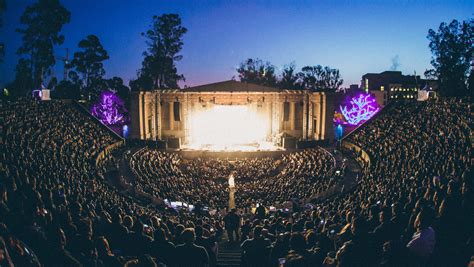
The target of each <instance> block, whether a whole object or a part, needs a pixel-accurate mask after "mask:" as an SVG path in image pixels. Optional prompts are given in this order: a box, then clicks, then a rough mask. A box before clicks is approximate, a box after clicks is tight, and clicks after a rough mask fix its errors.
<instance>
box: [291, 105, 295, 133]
mask: <svg viewBox="0 0 474 267" xmlns="http://www.w3.org/2000/svg"><path fill="white" fill-rule="evenodd" d="M295 104H296V103H295V102H290V129H291V130H292V131H294V130H295Z"/></svg>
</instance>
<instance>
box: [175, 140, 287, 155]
mask: <svg viewBox="0 0 474 267" xmlns="http://www.w3.org/2000/svg"><path fill="white" fill-rule="evenodd" d="M291 151H293V150H285V149H284V148H282V147H279V146H275V145H273V144H272V143H270V142H260V143H255V144H242V145H227V146H216V145H199V146H196V145H195V146H192V145H187V146H186V145H184V146H182V147H181V149H180V150H179V151H175V152H176V153H179V154H180V155H181V156H182V157H183V158H186V159H193V158H229V159H230V158H259V157H272V158H277V157H279V156H281V155H282V154H286V153H289V152H291Z"/></svg>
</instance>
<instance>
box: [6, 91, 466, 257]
mask: <svg viewBox="0 0 474 267" xmlns="http://www.w3.org/2000/svg"><path fill="white" fill-rule="evenodd" d="M381 112H382V113H381V114H380V115H379V116H377V117H376V118H375V119H374V120H372V121H371V122H368V123H367V124H366V125H364V126H362V127H361V128H359V129H358V130H357V131H356V132H354V133H353V134H351V135H350V136H349V137H348V139H347V140H346V141H349V142H352V143H354V144H356V145H358V146H360V147H361V148H362V149H363V150H365V151H366V152H367V153H368V154H369V156H370V160H371V162H370V167H369V168H368V169H367V173H366V174H365V175H363V176H362V177H361V179H360V181H359V184H358V185H357V186H356V187H355V188H354V189H353V191H351V192H348V193H345V194H344V195H337V196H335V197H332V198H329V199H327V200H325V201H324V202H322V203H317V204H316V206H315V207H314V208H311V209H301V210H294V211H293V212H285V210H278V211H269V210H268V209H265V206H266V207H268V206H269V205H272V204H273V203H271V201H280V200H282V197H283V198H286V197H288V196H290V197H293V196H297V197H299V198H301V199H304V198H306V197H307V196H309V195H311V194H313V193H317V192H318V190H324V189H319V188H317V187H311V186H312V185H310V184H308V186H306V185H305V184H306V183H307V179H313V177H316V178H314V179H316V181H319V180H321V179H324V178H323V177H318V176H317V175H319V173H321V172H327V173H328V174H330V173H331V172H332V170H331V169H332V167H331V166H332V165H333V164H332V163H331V162H332V160H330V158H324V157H325V155H327V154H320V152H323V151H320V150H319V149H315V150H308V151H304V152H301V153H297V154H290V155H288V156H287V157H285V158H282V159H281V160H280V162H277V161H273V160H268V159H262V166H263V167H262V169H265V170H257V171H256V173H257V175H256V176H255V177H253V176H252V177H250V180H253V179H257V180H259V181H262V185H261V188H262V189H264V190H269V191H267V192H268V193H275V194H274V195H270V194H267V195H266V196H262V197H261V196H257V197H256V198H255V199H258V200H259V201H262V204H263V205H260V206H259V207H258V208H257V210H256V212H255V213H254V214H249V213H244V214H243V213H239V212H238V211H237V212H236V211H230V212H229V213H228V214H226V215H225V216H222V215H221V214H220V213H216V214H214V215H209V214H207V213H198V214H196V213H190V212H186V211H184V210H181V211H174V210H170V209H164V210H157V209H156V208H154V207H151V206H143V205H142V204H141V202H140V201H139V200H137V199H135V198H134V197H133V196H129V195H122V194H120V193H118V191H117V190H115V188H114V187H112V186H110V185H109V183H108V180H107V179H106V175H105V168H104V167H103V166H104V165H103V164H99V166H96V157H97V156H98V155H99V153H100V152H101V151H103V150H104V149H105V148H106V147H107V146H109V145H111V144H113V143H115V142H117V141H118V140H117V138H116V137H115V135H113V134H111V132H109V131H108V130H106V129H104V128H103V127H101V126H100V125H99V124H98V123H97V122H96V121H94V120H93V119H91V118H90V117H89V116H87V115H84V114H83V113H82V112H80V111H79V110H78V109H77V108H76V107H74V106H73V105H71V104H67V103H63V102H57V101H50V102H35V101H29V100H21V101H16V102H13V101H12V102H10V101H2V102H1V106H0V120H1V121H2V132H1V140H2V142H0V146H1V150H0V161H1V165H0V179H1V180H0V181H1V182H0V193H1V194H0V265H1V266H41V265H44V266H158V265H161V266H164V265H165V266H215V265H216V257H217V255H218V250H217V247H218V245H217V244H219V243H222V242H223V241H224V240H227V239H229V240H235V243H237V244H239V246H240V247H241V251H242V265H243V266H278V265H284V266H322V265H323V264H325V266H380V265H382V266H466V265H467V263H468V261H469V259H470V257H471V256H472V255H473V254H474V253H473V243H474V242H473V241H474V233H473V231H474V227H473V226H474V194H473V193H474V192H473V180H472V172H471V156H472V154H471V140H470V138H471V125H472V117H471V113H470V112H471V111H470V105H469V103H465V102H462V101H459V100H435V101H430V102H423V103H413V102H411V103H394V104H391V105H389V106H388V107H386V108H385V109H384V110H383V111H381ZM144 153H146V154H149V155H147V156H149V157H153V158H152V159H154V160H151V161H150V164H153V161H156V162H160V161H166V162H168V164H167V166H160V168H161V167H162V168H163V169H160V171H159V172H158V173H157V175H163V179H164V178H165V177H164V176H165V174H166V176H172V175H177V176H176V177H179V175H182V176H183V177H188V178H189V177H190V176H191V177H192V178H189V179H191V180H189V181H190V182H191V183H195V186H199V184H202V183H203V181H204V182H205V181H212V179H208V178H207V177H206V176H209V177H214V175H213V170H212V169H204V170H203V169H202V167H203V166H205V165H206V164H207V162H208V161H206V160H203V162H200V163H199V162H195V163H189V162H188V163H184V162H181V160H180V159H179V158H174V157H175V156H170V155H169V154H167V153H166V154H162V155H161V156H162V157H163V159H158V158H156V157H158V156H159V153H158V152H156V151H152V150H147V151H145V152H144ZM157 153H158V154H157ZM160 153H162V152H160ZM327 156H328V157H329V155H327ZM155 159H156V160H155ZM306 159H309V160H307V161H309V162H307V161H306ZM105 161H107V159H105ZM132 162H133V160H132ZM209 162H211V163H209V164H210V165H209V167H210V168H215V167H216V166H217V167H218V168H221V166H224V169H225V170H226V169H227V168H226V167H225V166H226V165H227V163H226V162H225V161H224V162H223V163H216V162H212V161H209ZM257 162H258V160H256V161H255V163H250V165H251V166H252V167H251V168H250V169H252V168H255V167H256V166H258V163H257ZM133 164H136V165H135V169H141V170H142V171H143V172H146V171H150V170H155V167H153V168H152V167H150V168H148V167H147V166H146V165H143V162H142V161H136V162H135V163H132V166H133ZM232 164H233V165H234V167H232V168H233V170H235V169H242V167H243V165H245V164H246V163H242V164H241V165H242V166H240V167H237V168H236V167H235V166H236V165H237V166H239V164H240V163H235V162H234V163H232ZM140 166H141V167H140ZM186 166H188V167H189V166H191V167H190V168H188V169H187V168H186ZM145 167H146V168H145ZM232 168H230V169H232ZM290 172H292V173H293V175H292V176H288V173H290ZM196 173H200V174H201V175H202V177H204V178H201V177H200V178H197V177H194V176H195V175H191V174H196ZM236 173H237V174H236V175H242V177H237V178H236V183H237V184H238V180H239V179H240V180H242V181H245V180H246V179H247V178H248V177H247V178H245V177H244V176H249V174H252V173H254V172H253V171H251V172H246V171H245V172H241V174H239V172H238V171H237V172H236ZM260 174H261V175H260ZM267 174H268V175H269V177H268V179H265V176H266V175H267ZM150 175H151V174H150ZM140 176H141V175H138V178H137V179H142V180H138V181H137V186H141V187H142V189H143V190H149V192H150V193H152V194H156V195H157V196H161V197H166V196H167V197H169V198H171V197H176V198H179V197H183V199H186V200H188V201H190V202H191V201H194V200H195V199H192V194H189V193H188V192H185V191H186V190H188V188H187V187H186V186H185V185H182V184H179V183H178V184H177V186H182V190H181V191H182V192H181V191H180V192H179V193H177V192H178V191H175V190H168V191H166V193H163V192H165V191H163V190H162V188H160V185H159V184H155V182H156V181H151V179H148V178H145V177H141V178H140ZM278 177H280V178H278ZM288 177H291V179H292V180H291V181H289V180H286V179H289V178H288ZM221 178H225V176H224V177H221ZM176 179H177V178H176ZM193 179H195V180H193ZM197 179H199V181H197ZM218 180H220V179H218ZM168 181H170V180H168ZM270 181H272V182H270ZM287 183H288V184H287ZM325 183H326V182H324V181H323V183H322V184H325ZM215 185H216V186H218V183H216V184H215ZM287 185H288V186H289V187H291V186H294V185H297V186H302V187H301V188H302V189H304V191H305V192H300V191H290V190H291V189H292V188H287V190H288V191H284V189H282V188H283V187H284V186H287ZM290 185H291V186H290ZM327 185H328V186H330V184H327ZM168 186H170V187H169V188H170V189H171V188H172V187H171V185H168ZM213 186H214V184H213ZM221 186H222V187H216V191H215V192H212V191H209V193H205V191H202V192H201V191H200V192H199V194H208V196H209V199H208V198H206V199H205V201H206V203H212V201H214V202H215V204H214V205H221V204H219V201H221V200H218V199H220V198H221V197H223V198H225V197H226V196H227V192H225V191H224V190H221V191H222V192H220V191H219V190H218V188H221V189H222V188H226V187H227V184H226V183H225V182H224V183H222V185H221ZM246 186H247V185H246V183H245V182H244V183H243V185H242V188H246ZM255 186H257V185H255ZM272 186H274V187H272ZM313 186H314V185H313ZM248 188H250V190H254V189H253V187H252V186H249V187H248ZM237 190H238V189H237ZM271 190H274V191H275V192H273V191H271ZM308 190H309V191H311V190H313V192H306V191H308ZM218 191H219V192H218ZM173 192H174V193H173ZM224 192H225V193H224ZM280 192H282V193H280ZM161 194H163V195H161ZM166 194H176V195H175V196H173V195H166ZM185 197H186V198H185ZM252 197H253V196H252ZM212 198H215V199H214V200H213V199H212ZM249 198H250V196H249ZM246 201H248V199H243V200H236V202H237V203H239V204H238V205H246V204H245V203H247V202H246ZM225 232H227V234H226V233H225Z"/></svg>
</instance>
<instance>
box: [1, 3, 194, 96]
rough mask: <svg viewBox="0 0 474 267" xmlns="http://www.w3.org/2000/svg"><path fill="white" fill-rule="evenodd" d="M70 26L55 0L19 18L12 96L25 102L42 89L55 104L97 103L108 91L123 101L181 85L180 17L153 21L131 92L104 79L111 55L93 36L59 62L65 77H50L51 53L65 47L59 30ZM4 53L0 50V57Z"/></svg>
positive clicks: (53, 60)
mask: <svg viewBox="0 0 474 267" xmlns="http://www.w3.org/2000/svg"><path fill="white" fill-rule="evenodd" d="M4 8H5V0H0V11H1V10H2V9H4ZM0 14H2V13H1V12H0ZM70 20H71V13H70V12H69V11H68V10H67V9H66V8H65V7H64V6H63V5H61V3H60V1H59V0H38V1H37V2H35V3H33V4H32V5H30V6H28V7H27V8H26V9H25V11H24V12H23V14H22V16H21V18H20V22H21V24H22V26H23V27H21V28H18V29H17V30H16V31H17V32H18V33H20V35H21V37H22V45H21V46H20V47H19V48H18V50H17V54H18V55H19V56H20V58H19V60H18V63H17V66H16V68H15V78H14V80H13V82H11V83H10V84H9V85H8V86H7V88H9V90H10V91H11V93H12V94H11V95H13V96H24V95H26V94H28V93H29V92H31V90H33V89H38V88H41V86H46V87H47V88H49V89H54V93H55V96H56V97H59V98H72V99H79V98H83V99H84V98H85V99H89V100H95V99H97V97H98V96H99V94H100V93H101V92H102V91H104V90H112V91H115V92H116V93H117V94H118V95H119V96H120V97H121V98H122V99H127V98H128V95H129V92H130V87H131V88H132V89H134V90H141V89H156V88H158V89H164V88H178V82H179V81H180V80H184V76H183V75H182V74H178V71H177V67H176V62H177V61H179V60H181V58H182V56H181V55H179V52H180V51H181V49H182V46H183V41H182V37H183V35H184V34H185V33H186V31H187V29H186V28H184V27H183V26H181V18H180V17H179V15H177V14H164V15H162V16H153V18H152V23H151V25H150V26H149V30H148V31H146V32H145V33H142V35H143V36H144V37H145V38H146V44H147V50H146V51H145V52H144V53H143V56H144V59H143V62H142V67H141V68H140V69H139V70H138V72H137V79H135V80H131V81H130V83H129V85H130V87H128V86H126V85H125V84H124V82H123V79H122V78H120V77H112V78H110V79H106V78H105V74H106V71H105V68H104V62H105V61H106V60H108V59H109V54H108V52H107V50H106V49H105V48H104V46H103V45H102V43H101V41H100V39H99V37H98V36H96V35H93V34H90V35H87V36H86V37H85V38H84V39H82V40H81V41H79V43H78V45H77V48H76V52H75V53H74V54H73V58H72V59H71V60H70V61H67V60H65V59H63V60H64V68H65V69H66V70H67V71H66V73H67V76H66V77H65V78H64V79H63V80H61V81H59V82H58V79H57V77H55V75H54V74H53V71H52V70H53V67H54V65H55V64H56V60H57V58H56V56H55V55H54V47H55V46H59V45H62V44H63V43H64V40H65V36H64V35H63V34H62V33H61V30H62V28H63V26H64V25H65V24H67V23H69V22H70ZM0 22H1V18H0ZM0 25H1V24H0ZM0 48H3V45H1V46H0ZM2 52H3V50H0V56H1V54H2ZM0 59H2V57H0Z"/></svg>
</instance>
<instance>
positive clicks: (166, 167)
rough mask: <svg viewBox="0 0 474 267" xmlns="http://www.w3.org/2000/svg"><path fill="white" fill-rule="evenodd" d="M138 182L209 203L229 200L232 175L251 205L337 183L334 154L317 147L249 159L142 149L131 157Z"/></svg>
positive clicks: (240, 200)
mask: <svg viewBox="0 0 474 267" xmlns="http://www.w3.org/2000/svg"><path fill="white" fill-rule="evenodd" d="M130 164H131V167H132V169H133V170H134V171H135V173H136V174H137V175H136V178H137V180H136V186H137V188H139V189H140V190H142V191H144V192H146V193H149V194H151V195H153V196H156V197H160V198H162V199H166V200H169V201H181V202H184V203H187V204H193V205H194V204H200V205H203V206H207V207H208V208H211V209H222V208H224V207H226V206H227V205H228V201H229V188H228V187H229V184H228V180H229V178H230V177H231V176H232V177H233V178H234V180H235V184H236V194H235V199H236V206H237V207H238V208H240V209H247V210H250V209H251V208H252V207H255V206H256V205H257V204H259V205H264V206H267V207H270V206H281V205H283V204H284V203H285V202H287V201H291V200H295V199H297V200H310V199H311V197H312V196H314V195H315V194H317V193H320V192H322V191H324V190H327V189H328V188H330V187H331V186H334V185H335V183H336V180H335V179H334V178H333V177H331V174H332V173H333V171H334V164H335V162H334V158H333V157H332V155H331V154H330V153H328V152H327V151H325V150H323V149H321V148H317V149H308V150H304V151H300V152H295V153H290V154H284V155H283V156H282V157H281V158H279V159H274V158H270V157H263V158H249V159H235V160H225V159H213V158H205V159H203V158H197V159H193V160H184V159H182V158H181V157H180V156H179V155H178V154H176V153H167V152H163V151H159V150H153V149H142V150H140V151H138V152H137V153H136V154H135V155H134V156H133V158H132V160H131V162H130Z"/></svg>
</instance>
